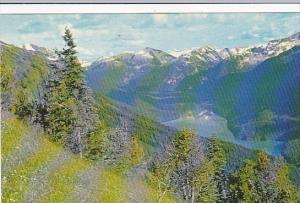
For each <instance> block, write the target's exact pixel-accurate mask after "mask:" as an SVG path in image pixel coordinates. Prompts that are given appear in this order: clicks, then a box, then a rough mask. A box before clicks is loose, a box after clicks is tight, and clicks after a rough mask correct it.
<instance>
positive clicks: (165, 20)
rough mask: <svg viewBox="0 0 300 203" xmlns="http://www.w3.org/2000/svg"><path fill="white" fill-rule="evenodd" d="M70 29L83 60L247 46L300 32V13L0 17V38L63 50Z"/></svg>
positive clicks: (13, 42) (6, 40) (16, 43)
mask: <svg viewBox="0 0 300 203" xmlns="http://www.w3.org/2000/svg"><path fill="white" fill-rule="evenodd" d="M66 26H68V27H69V28H70V29H71V31H72V32H73V35H74V38H75V42H76V43H77V45H78V48H77V50H78V55H79V57H80V59H81V60H86V61H93V60H95V59H97V58H99V57H102V56H111V55H116V54H119V53H121V52H124V51H139V50H142V49H144V48H145V47H151V48H155V49H160V50H163V51H167V52H169V51H172V50H185V49H191V48H196V47H204V46H212V47H216V48H225V47H245V46H249V45H253V44H261V43H265V42H267V41H269V40H272V39H278V38H283V37H287V36H290V35H292V34H294V33H296V32H299V31H300V13H227V14H225V13H208V14H206V13H201V14H68V15H61V14H52V15H0V40H1V41H4V42H6V43H11V44H15V45H22V44H27V43H32V44H35V45H38V46H43V47H47V48H50V49H54V48H57V49H60V48H62V47H63V45H64V42H63V40H62V38H61V35H62V34H63V32H64V28H65V27H66Z"/></svg>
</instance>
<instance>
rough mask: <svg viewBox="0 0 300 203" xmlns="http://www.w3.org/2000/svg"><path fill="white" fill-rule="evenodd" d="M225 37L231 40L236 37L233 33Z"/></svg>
mask: <svg viewBox="0 0 300 203" xmlns="http://www.w3.org/2000/svg"><path fill="white" fill-rule="evenodd" d="M227 39H228V40H233V39H236V37H235V36H233V35H230V36H228V37H227Z"/></svg>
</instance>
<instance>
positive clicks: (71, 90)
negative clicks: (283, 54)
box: [46, 28, 85, 154]
mask: <svg viewBox="0 0 300 203" xmlns="http://www.w3.org/2000/svg"><path fill="white" fill-rule="evenodd" d="M63 39H64V41H65V47H64V48H63V50H62V51H60V52H59V51H56V53H57V54H58V56H59V59H60V61H59V63H60V64H62V65H63V66H62V67H60V68H59V67H55V68H56V69H57V72H56V74H57V76H56V78H57V80H55V81H50V84H49V88H50V92H49V94H48V95H47V100H48V104H47V105H48V107H47V111H48V115H47V116H46V128H47V131H48V132H49V134H50V135H51V137H52V139H53V140H55V141H63V142H64V143H65V144H67V145H69V146H70V147H71V149H72V150H73V151H74V152H80V153H81V154H82V143H81V142H82V139H81V138H82V134H83V133H85V132H83V131H84V126H82V123H83V122H84V119H82V118H81V117H82V114H83V112H82V111H83V104H82V99H84V98H83V95H81V92H82V90H83V89H82V85H83V81H84V79H83V68H82V67H81V65H80V63H79V60H78V58H77V56H76V50H75V47H76V45H75V43H74V39H73V36H72V33H71V31H70V30H69V29H68V28H65V34H64V36H63ZM75 131H76V133H75V134H74V135H72V133H73V132H75ZM78 142H80V143H78ZM78 148H79V149H78Z"/></svg>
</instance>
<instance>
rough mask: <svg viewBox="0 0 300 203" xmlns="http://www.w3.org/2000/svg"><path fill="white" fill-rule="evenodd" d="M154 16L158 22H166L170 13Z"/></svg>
mask: <svg viewBox="0 0 300 203" xmlns="http://www.w3.org/2000/svg"><path fill="white" fill-rule="evenodd" d="M152 17H153V19H154V21H155V22H156V23H165V22H167V21H168V14H153V15H152Z"/></svg>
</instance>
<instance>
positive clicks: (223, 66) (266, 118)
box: [86, 33, 300, 155]
mask: <svg viewBox="0 0 300 203" xmlns="http://www.w3.org/2000/svg"><path fill="white" fill-rule="evenodd" d="M299 59H300V33H296V34H294V35H292V36H290V37H287V38H283V39H278V40H272V41H269V42H268V43H266V44H261V45H253V46H249V47H245V48H224V49H217V48H213V47H204V48H195V49H192V50H185V51H181V52H178V51H175V52H174V51H173V52H170V53H167V52H164V51H161V50H157V49H153V48H149V47H147V48H145V49H144V50H142V51H139V52H124V53H121V54H119V55H116V56H112V57H102V58H99V59H98V60H96V61H95V62H93V63H92V64H91V65H90V66H89V67H88V70H87V71H86V79H87V84H88V85H89V86H90V87H91V88H92V89H93V90H95V91H99V92H101V93H103V94H105V95H106V96H108V97H110V98H111V99H113V100H116V101H118V102H120V103H122V104H126V105H129V106H131V107H133V108H134V109H136V111H137V112H139V113H142V114H145V115H147V116H150V117H153V118H155V119H157V120H159V121H160V122H161V123H163V124H165V125H169V126H172V127H175V128H178V129H180V128H182V127H184V126H186V127H189V128H192V129H195V130H196V131H197V132H198V134H199V135H201V136H204V137H210V136H211V135H212V134H217V135H218V136H219V137H220V138H222V139H223V140H226V141H230V142H233V143H238V144H241V145H243V146H246V147H249V148H255V149H264V150H266V151H268V152H269V153H270V154H273V155H280V154H281V155H282V154H284V153H285V149H286V147H287V146H289V144H288V143H293V141H295V140H298V141H297V143H298V142H299V134H300V133H299V132H300V125H299V124H300V111H299V106H300V105H299V101H300V91H299V90H300V88H299V87H300V71H299V70H300V63H299ZM295 142H296V141H295Z"/></svg>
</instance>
